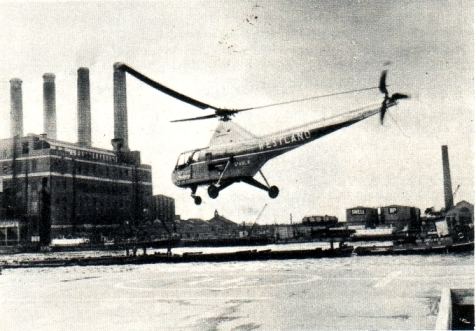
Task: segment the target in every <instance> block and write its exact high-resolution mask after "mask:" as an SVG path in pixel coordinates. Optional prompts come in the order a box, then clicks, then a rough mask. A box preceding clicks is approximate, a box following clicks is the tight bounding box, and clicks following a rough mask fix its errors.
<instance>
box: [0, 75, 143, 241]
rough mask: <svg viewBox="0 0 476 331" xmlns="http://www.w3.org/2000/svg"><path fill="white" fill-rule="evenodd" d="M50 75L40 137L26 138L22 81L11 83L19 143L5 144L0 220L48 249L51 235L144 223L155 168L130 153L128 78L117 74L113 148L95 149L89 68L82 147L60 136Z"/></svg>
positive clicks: (82, 83) (83, 88)
mask: <svg viewBox="0 0 476 331" xmlns="http://www.w3.org/2000/svg"><path fill="white" fill-rule="evenodd" d="M43 78H44V83H43V96H44V103H43V105H44V107H43V108H44V109H43V114H44V131H45V133H44V134H41V135H36V134H29V135H27V136H24V135H23V122H22V121H23V114H22V112H23V110H22V91H21V81H20V80H19V79H12V80H11V81H10V83H11V86H10V95H11V136H12V138H7V139H2V140H0V192H2V193H1V194H0V197H1V200H2V201H1V203H0V219H1V220H4V221H8V222H10V223H11V222H12V221H17V222H18V221H19V222H20V223H21V226H18V229H17V233H18V234H19V235H20V234H21V237H25V239H24V240H27V241H29V240H30V239H31V237H38V236H39V237H41V241H42V242H43V243H44V244H47V243H48V242H49V239H50V238H51V236H57V235H68V234H72V233H81V232H83V231H86V232H90V231H97V232H99V233H101V234H106V235H107V234H108V233H110V232H111V231H112V229H114V228H115V227H118V226H120V225H121V224H123V223H124V222H126V221H128V222H131V223H135V222H140V221H141V220H142V219H143V218H144V211H145V210H146V209H147V208H148V205H149V201H150V198H151V196H152V170H151V167H150V166H149V165H146V164H142V163H141V160H140V152H137V151H129V148H128V143H127V141H128V139H127V106H126V99H125V76H121V75H120V74H117V73H116V70H115V72H114V135H115V137H114V139H113V140H112V143H113V146H114V148H113V149H112V150H108V149H102V148H97V147H93V146H92V144H91V110H90V92H89V70H88V69H87V68H80V69H78V142H77V143H70V142H64V141H60V140H57V139H56V106H55V98H56V97H55V83H54V75H53V74H45V75H44V76H43ZM15 224H17V223H15ZM0 232H1V226H0ZM0 240H1V238H0ZM38 240H40V239H38ZM0 245H1V243H0Z"/></svg>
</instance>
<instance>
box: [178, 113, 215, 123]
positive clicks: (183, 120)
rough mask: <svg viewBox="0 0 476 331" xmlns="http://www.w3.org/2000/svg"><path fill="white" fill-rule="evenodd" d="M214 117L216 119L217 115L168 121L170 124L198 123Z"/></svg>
mask: <svg viewBox="0 0 476 331" xmlns="http://www.w3.org/2000/svg"><path fill="white" fill-rule="evenodd" d="M215 117H218V115H217V114H211V115H205V116H198V117H190V118H183V119H179V120H173V121H170V122H171V123H176V122H188V121H198V120H206V119H209V118H215Z"/></svg>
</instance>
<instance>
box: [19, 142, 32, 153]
mask: <svg viewBox="0 0 476 331" xmlns="http://www.w3.org/2000/svg"><path fill="white" fill-rule="evenodd" d="M29 151H30V149H29V147H28V141H25V142H23V143H22V144H21V152H22V153H23V154H28V153H29Z"/></svg>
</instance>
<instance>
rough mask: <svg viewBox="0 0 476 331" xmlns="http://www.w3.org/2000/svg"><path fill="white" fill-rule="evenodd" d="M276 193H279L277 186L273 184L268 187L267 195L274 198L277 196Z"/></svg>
mask: <svg viewBox="0 0 476 331" xmlns="http://www.w3.org/2000/svg"><path fill="white" fill-rule="evenodd" d="M278 194H279V189H278V187H277V186H274V185H273V186H271V187H270V188H269V191H268V195H269V197H270V198H271V199H274V198H276V197H277V196H278Z"/></svg>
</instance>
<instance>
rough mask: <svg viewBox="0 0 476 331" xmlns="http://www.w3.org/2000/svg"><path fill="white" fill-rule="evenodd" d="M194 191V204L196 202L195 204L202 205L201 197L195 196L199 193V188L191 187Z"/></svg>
mask: <svg viewBox="0 0 476 331" xmlns="http://www.w3.org/2000/svg"><path fill="white" fill-rule="evenodd" d="M191 189H192V194H191V196H192V198H193V202H195V204H196V205H197V206H198V205H200V204H201V203H202V198H200V196H198V195H195V193H197V186H192V187H191Z"/></svg>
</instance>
